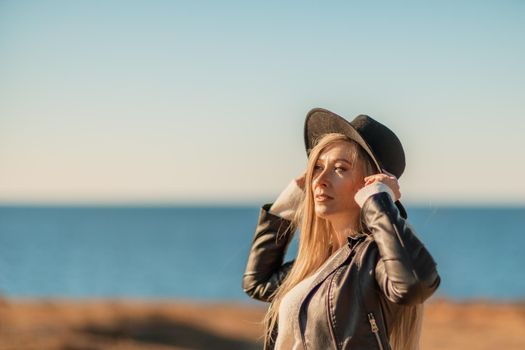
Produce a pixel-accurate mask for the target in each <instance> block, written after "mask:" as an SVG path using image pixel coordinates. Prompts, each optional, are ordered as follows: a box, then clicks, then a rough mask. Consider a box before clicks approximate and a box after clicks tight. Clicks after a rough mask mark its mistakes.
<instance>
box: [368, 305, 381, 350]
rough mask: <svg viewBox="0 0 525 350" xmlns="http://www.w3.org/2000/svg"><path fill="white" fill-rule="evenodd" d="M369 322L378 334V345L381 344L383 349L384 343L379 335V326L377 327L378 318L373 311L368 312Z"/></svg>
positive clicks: (375, 333)
mask: <svg viewBox="0 0 525 350" xmlns="http://www.w3.org/2000/svg"><path fill="white" fill-rule="evenodd" d="M368 322H370V328H372V333H374V335H375V336H376V340H377V345H379V349H380V350H384V349H383V344H381V338H380V337H379V327H377V323H376V319H375V317H374V314H373V313H369V314H368Z"/></svg>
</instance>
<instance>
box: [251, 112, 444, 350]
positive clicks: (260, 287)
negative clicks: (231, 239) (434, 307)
mask: <svg viewBox="0 0 525 350" xmlns="http://www.w3.org/2000/svg"><path fill="white" fill-rule="evenodd" d="M304 131H305V143H306V150H307V153H308V165H307V169H306V173H305V174H304V176H303V177H300V178H298V179H297V180H294V181H292V183H291V184H290V185H289V186H288V187H287V188H286V189H285V190H284V191H283V193H281V195H280V196H279V197H278V199H277V200H276V201H275V202H274V203H273V205H270V204H268V205H265V206H263V207H262V210H261V213H260V217H259V222H258V225H257V228H256V232H255V237H254V239H253V243H252V246H251V250H250V253H249V257H248V263H247V266H246V271H245V273H244V276H243V289H244V291H245V292H246V293H247V294H248V295H250V296H251V297H253V298H255V299H258V300H263V301H268V302H270V303H271V304H270V307H269V309H268V312H267V314H266V317H265V321H266V322H265V325H266V334H265V341H264V348H265V349H351V350H365V349H366V350H369V349H380V350H386V349H394V350H415V349H418V343H419V334H420V326H421V316H422V304H423V302H424V301H425V300H426V299H427V298H429V297H430V296H431V295H432V293H433V292H434V291H435V290H436V289H437V287H438V286H439V283H440V277H439V275H438V272H437V270H436V263H435V262H434V260H433V258H432V256H431V255H430V253H429V252H428V250H427V249H426V248H425V246H424V245H423V244H422V243H421V241H420V240H419V239H418V237H417V236H416V235H415V233H414V230H413V228H412V227H411V226H410V225H409V224H408V222H407V220H406V212H405V210H404V208H403V206H402V205H401V203H400V202H399V198H400V196H401V193H400V188H399V184H398V182H397V179H398V178H399V177H400V176H401V174H402V173H403V171H404V168H405V156H404V151H403V148H402V146H401V142H400V141H399V139H398V138H397V137H396V135H395V134H394V133H393V132H392V131H391V130H390V129H388V128H387V127H386V126H384V125H383V124H381V123H379V122H377V121H375V120H374V119H372V118H370V117H368V116H364V115H360V116H358V117H357V118H355V119H354V120H353V121H352V122H348V121H346V120H345V119H344V118H342V117H340V116H338V115H336V114H334V113H332V112H330V111H327V110H324V109H320V108H316V109H313V110H312V111H310V112H309V113H308V115H307V117H306V122H305V130H304ZM298 226H299V227H300V232H301V233H300V238H299V249H298V253H297V257H296V259H295V260H294V261H290V262H286V263H283V260H284V255H285V252H286V249H287V246H288V244H289V242H290V239H291V238H292V235H293V234H294V231H295V228H296V227H298Z"/></svg>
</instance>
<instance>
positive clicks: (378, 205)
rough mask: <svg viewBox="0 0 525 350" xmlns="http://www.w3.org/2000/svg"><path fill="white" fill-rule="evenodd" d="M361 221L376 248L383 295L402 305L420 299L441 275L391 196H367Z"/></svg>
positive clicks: (438, 282)
mask: <svg viewBox="0 0 525 350" xmlns="http://www.w3.org/2000/svg"><path fill="white" fill-rule="evenodd" d="M361 222H362V224H363V226H364V227H365V229H366V230H368V231H369V232H370V233H371V234H372V235H373V237H374V241H375V242H376V244H377V247H378V249H379V255H380V259H379V261H378V263H377V265H376V268H375V277H376V281H377V283H378V285H379V288H380V289H381V291H382V292H383V294H384V295H385V296H386V298H387V299H388V300H390V301H392V302H394V303H397V304H404V305H414V304H419V303H423V302H424V301H425V300H426V299H427V298H429V297H430V296H431V295H432V294H433V293H434V291H435V290H436V289H437V288H438V286H439V284H440V281H441V279H440V277H439V274H438V272H437V270H436V263H435V261H434V259H433V258H432V256H431V255H430V253H429V251H428V250H427V249H426V248H425V246H424V245H423V243H422V242H421V241H420V240H419V239H418V237H417V236H416V234H415V232H414V230H413V228H412V227H411V226H410V225H409V223H408V222H407V221H406V220H405V219H403V218H402V217H401V216H400V214H399V211H398V209H397V207H396V206H395V204H394V202H393V201H392V199H391V197H390V196H389V195H388V194H387V193H385V192H380V193H376V194H374V195H372V196H371V197H370V198H368V199H367V200H366V202H365V203H364V205H363V208H362V211H361Z"/></svg>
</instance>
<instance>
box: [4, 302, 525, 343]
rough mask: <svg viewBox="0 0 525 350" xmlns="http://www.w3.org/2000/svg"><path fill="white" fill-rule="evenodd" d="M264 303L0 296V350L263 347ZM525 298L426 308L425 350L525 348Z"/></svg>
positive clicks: (424, 325) (450, 303)
mask: <svg viewBox="0 0 525 350" xmlns="http://www.w3.org/2000/svg"><path fill="white" fill-rule="evenodd" d="M266 307H267V304H264V303H244V302H228V301H227V302H198V301H186V300H184V301H183V300H136V299H90V300H85V299H80V300H70V299H20V298H16V299H15V298H3V299H1V300H0V315H1V317H0V350H6V349H24V350H32V349H35V350H36V349H39V350H51V349H53V350H98V349H104V350H106V349H109V350H114V349H129V350H143V349H148V350H167V349H171V350H174V349H177V350H178V349H218V350H221V349H261V348H262V339H261V335H262V331H263V328H262V325H261V320H262V317H263V315H264V312H265V310H266ZM523 329H525V301H521V302H492V301H486V300H474V301H463V302H458V301H451V300H446V299H432V300H430V301H429V302H428V303H427V304H426V306H425V316H424V321H423V332H422V349H428V350H441V349H443V350H444V349H447V350H455V349H524V348H525V332H524V331H523Z"/></svg>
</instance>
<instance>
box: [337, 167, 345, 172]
mask: <svg viewBox="0 0 525 350" xmlns="http://www.w3.org/2000/svg"><path fill="white" fill-rule="evenodd" d="M335 171H338V172H345V171H346V168H343V167H341V166H336V167H335Z"/></svg>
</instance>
